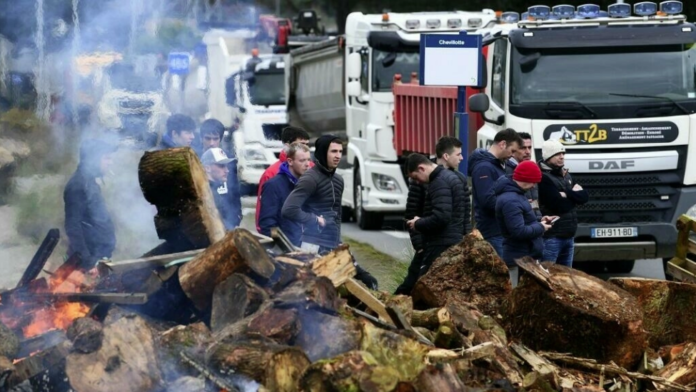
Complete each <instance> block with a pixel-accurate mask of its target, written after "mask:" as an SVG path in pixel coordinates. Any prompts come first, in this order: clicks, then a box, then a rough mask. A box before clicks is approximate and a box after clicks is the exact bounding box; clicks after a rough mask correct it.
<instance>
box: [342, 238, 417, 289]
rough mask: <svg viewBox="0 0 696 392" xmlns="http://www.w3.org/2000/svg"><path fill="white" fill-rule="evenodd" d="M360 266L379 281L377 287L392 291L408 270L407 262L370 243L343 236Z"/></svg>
mask: <svg viewBox="0 0 696 392" xmlns="http://www.w3.org/2000/svg"><path fill="white" fill-rule="evenodd" d="M343 242H345V243H346V244H348V245H349V246H350V251H351V252H352V253H353V256H354V257H355V259H356V260H357V262H358V264H360V266H361V267H363V268H365V269H366V270H367V271H368V272H369V273H370V274H372V275H373V276H374V277H375V278H376V279H377V281H378V282H379V289H380V290H381V291H386V292H389V293H392V292H394V290H396V288H397V287H398V286H399V285H400V284H401V282H403V280H404V278H405V277H406V273H407V272H408V264H407V263H404V262H401V261H399V260H396V259H395V258H393V257H391V256H389V255H387V254H384V253H382V252H380V251H378V250H376V249H375V248H374V247H372V246H371V245H368V244H365V243H362V242H358V241H354V240H351V239H348V238H345V237H344V238H343Z"/></svg>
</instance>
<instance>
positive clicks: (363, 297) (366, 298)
mask: <svg viewBox="0 0 696 392" xmlns="http://www.w3.org/2000/svg"><path fill="white" fill-rule="evenodd" d="M344 284H345V287H346V289H348V291H349V292H350V293H351V294H353V295H354V296H355V297H356V298H358V299H359V300H360V301H362V303H364V304H365V305H367V307H368V308H370V310H372V311H373V312H375V313H377V315H379V317H380V318H381V319H382V320H384V321H386V322H389V323H391V324H393V322H392V321H391V316H390V315H389V313H387V308H386V307H385V306H384V304H383V303H382V301H380V300H378V299H377V298H376V297H375V296H374V295H372V293H371V292H370V290H368V289H367V288H366V287H364V286H363V285H362V284H360V283H359V282H358V281H356V280H355V279H352V278H351V279H348V280H346V281H345V283H344Z"/></svg>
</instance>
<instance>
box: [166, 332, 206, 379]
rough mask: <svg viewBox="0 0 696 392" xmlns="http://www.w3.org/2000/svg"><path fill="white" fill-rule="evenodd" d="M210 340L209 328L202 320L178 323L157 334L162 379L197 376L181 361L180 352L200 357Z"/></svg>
mask: <svg viewBox="0 0 696 392" xmlns="http://www.w3.org/2000/svg"><path fill="white" fill-rule="evenodd" d="M210 340H211V334H210V330H209V329H208V327H206V326H205V324H203V323H202V322H199V323H195V324H189V325H186V326H184V325H178V326H176V327H173V328H170V329H168V330H166V331H164V332H161V333H160V334H158V335H157V336H156V337H155V344H156V347H157V354H158V356H159V363H160V369H161V370H162V377H163V379H164V380H165V381H167V382H173V381H175V380H176V379H177V378H179V377H181V376H182V375H189V376H197V375H198V373H197V372H196V371H195V370H192V369H191V368H190V367H189V366H187V365H186V364H184V363H182V361H181V356H180V353H182V352H184V353H186V354H190V355H191V356H193V357H196V358H202V357H203V355H204V354H205V349H206V348H207V345H208V344H209V342H210Z"/></svg>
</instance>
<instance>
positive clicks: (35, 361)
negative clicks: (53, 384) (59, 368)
mask: <svg viewBox="0 0 696 392" xmlns="http://www.w3.org/2000/svg"><path fill="white" fill-rule="evenodd" d="M71 347H72V343H70V341H68V340H65V341H63V342H61V343H59V344H57V345H55V346H53V347H51V348H48V349H46V350H43V351H41V352H39V353H36V354H34V355H32V356H29V357H26V358H24V359H22V360H20V361H19V362H17V363H16V364H15V365H14V366H15V371H14V373H13V374H12V375H11V376H10V379H9V380H8V384H9V387H10V388H12V387H14V386H16V385H18V384H20V383H22V382H23V381H24V380H28V379H30V378H32V377H34V376H36V375H37V374H39V373H41V372H43V371H45V370H48V369H50V368H52V367H53V366H56V365H58V364H59V363H60V361H62V360H64V359H65V358H66V357H67V356H68V354H70V348H71Z"/></svg>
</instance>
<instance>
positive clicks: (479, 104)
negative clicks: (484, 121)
mask: <svg viewBox="0 0 696 392" xmlns="http://www.w3.org/2000/svg"><path fill="white" fill-rule="evenodd" d="M490 107H491V101H490V100H489V99H488V95H486V94H483V93H479V94H474V95H472V96H471V97H469V110H471V111H472V112H474V113H484V112H487V111H488V109H489V108H490Z"/></svg>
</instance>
